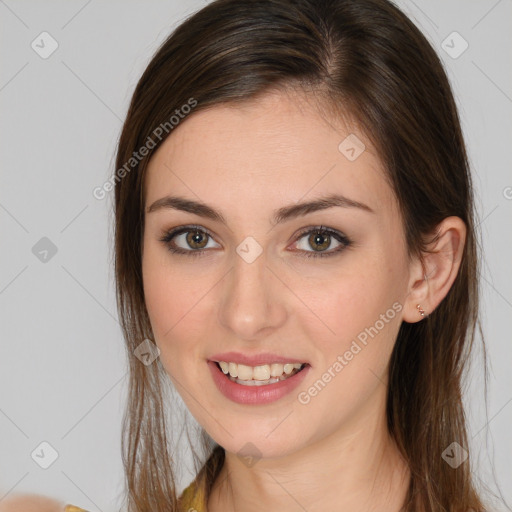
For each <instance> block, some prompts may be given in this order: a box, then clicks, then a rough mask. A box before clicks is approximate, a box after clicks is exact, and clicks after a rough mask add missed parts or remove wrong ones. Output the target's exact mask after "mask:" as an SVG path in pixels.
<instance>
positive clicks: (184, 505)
mask: <svg viewBox="0 0 512 512" xmlns="http://www.w3.org/2000/svg"><path fill="white" fill-rule="evenodd" d="M204 498H205V496H204V490H203V489H202V488H201V487H199V486H198V485H197V481H196V480H194V481H193V482H192V483H191V484H190V485H189V486H188V487H187V488H186V489H185V490H184V491H183V493H182V494H181V496H180V497H179V503H180V506H181V511H182V512H206V503H205V499H204ZM64 512H88V511H87V510H85V509H83V508H80V507H76V506H75V505H66V507H65V508H64Z"/></svg>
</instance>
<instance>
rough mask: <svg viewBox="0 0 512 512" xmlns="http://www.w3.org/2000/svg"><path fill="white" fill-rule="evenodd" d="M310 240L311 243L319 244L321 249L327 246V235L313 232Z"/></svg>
mask: <svg viewBox="0 0 512 512" xmlns="http://www.w3.org/2000/svg"><path fill="white" fill-rule="evenodd" d="M312 237H313V238H312V241H313V245H318V246H320V248H321V249H326V248H327V247H329V242H328V240H329V235H322V234H321V233H315V234H314V235H312ZM322 240H323V243H322Z"/></svg>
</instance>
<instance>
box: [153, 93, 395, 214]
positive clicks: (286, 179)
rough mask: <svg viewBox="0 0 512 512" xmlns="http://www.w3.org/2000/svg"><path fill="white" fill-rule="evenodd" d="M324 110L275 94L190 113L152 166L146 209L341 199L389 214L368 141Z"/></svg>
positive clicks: (307, 100) (388, 193)
mask: <svg viewBox="0 0 512 512" xmlns="http://www.w3.org/2000/svg"><path fill="white" fill-rule="evenodd" d="M324 112H325V111H323V110H322V109H319V108H318V103H317V102H316V101H315V99H314V98H312V97H308V96H307V95H304V94H300V93H294V92H291V93H285V92H279V93H277V92H274V93H268V94H265V95H263V96H260V97H259V98H258V99H256V100H251V101H247V102H244V103H240V104H236V105H233V104H222V105H217V106H214V107H211V108H208V109H205V110H200V111H197V112H195V113H193V114H191V115H190V116H189V117H188V118H186V119H184V120H182V121H181V124H180V125H178V126H177V127H176V128H174V130H173V132H172V133H171V135H170V136H169V137H168V138H167V139H166V140H165V141H164V143H163V144H162V145H161V146H160V147H159V149H158V150H157V152H156V153H155V154H154V155H153V157H152V159H151V161H150V163H149V165H148V169H147V173H146V177H145V204H146V206H147V205H148V204H149V203H150V202H152V201H154V200H156V199H158V198H159V197H160V196H163V195H165V194H166V193H177V192H180V193H182V195H187V196H189V197H191V198H194V196H197V197H199V198H204V199H206V198H209V197H212V196H214V197H215V200H213V201H208V202H209V203H211V202H213V203H215V204H218V205H224V204H228V205H236V204H238V205H240V206H241V207H242V206H245V208H246V209H247V208H250V207H251V206H253V207H256V206H257V205H258V204H259V205H260V207H261V205H262V204H266V203H275V204H274V206H275V207H280V206H282V204H284V203H286V204H288V203H290V202H297V201H299V200H301V199H306V198H307V199H309V198H314V197H315V196H320V195H325V194H327V193H340V194H344V195H345V196H347V197H350V198H351V199H353V200H355V201H358V200H360V201H361V202H366V204H369V205H370V206H371V207H372V208H373V209H375V210H386V209H388V210H389V208H392V207H393V203H394V197H393V193H392V190H391V189H390V187H389V185H388V183H387V181H386V179H385V176H384V169H383V166H382V163H381V162H380V159H379V157H378V155H377V153H376V151H375V150H374V148H373V147H372V145H371V144H370V142H369V141H368V140H367V138H366V137H365V136H364V135H363V134H362V133H361V132H360V131H359V130H358V129H357V127H356V126H355V125H354V123H352V124H350V123H348V122H347V121H346V120H344V119H342V118H340V117H338V118H336V117H335V116H333V115H329V117H326V116H325V115H324ZM354 157H356V158H354ZM258 211H260V215H261V214H262V213H261V209H260V210H258Z"/></svg>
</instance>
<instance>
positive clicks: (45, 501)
mask: <svg viewBox="0 0 512 512" xmlns="http://www.w3.org/2000/svg"><path fill="white" fill-rule="evenodd" d="M63 510H64V502H60V501H57V500H55V499H53V498H49V497H47V496H41V495H37V494H25V495H16V496H8V497H6V498H4V499H3V500H2V501H0V512H62V511H63Z"/></svg>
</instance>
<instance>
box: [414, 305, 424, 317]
mask: <svg viewBox="0 0 512 512" xmlns="http://www.w3.org/2000/svg"><path fill="white" fill-rule="evenodd" d="M416 309H417V310H418V313H419V314H420V315H421V316H425V310H424V309H423V308H422V307H421V306H420V305H419V304H416Z"/></svg>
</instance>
